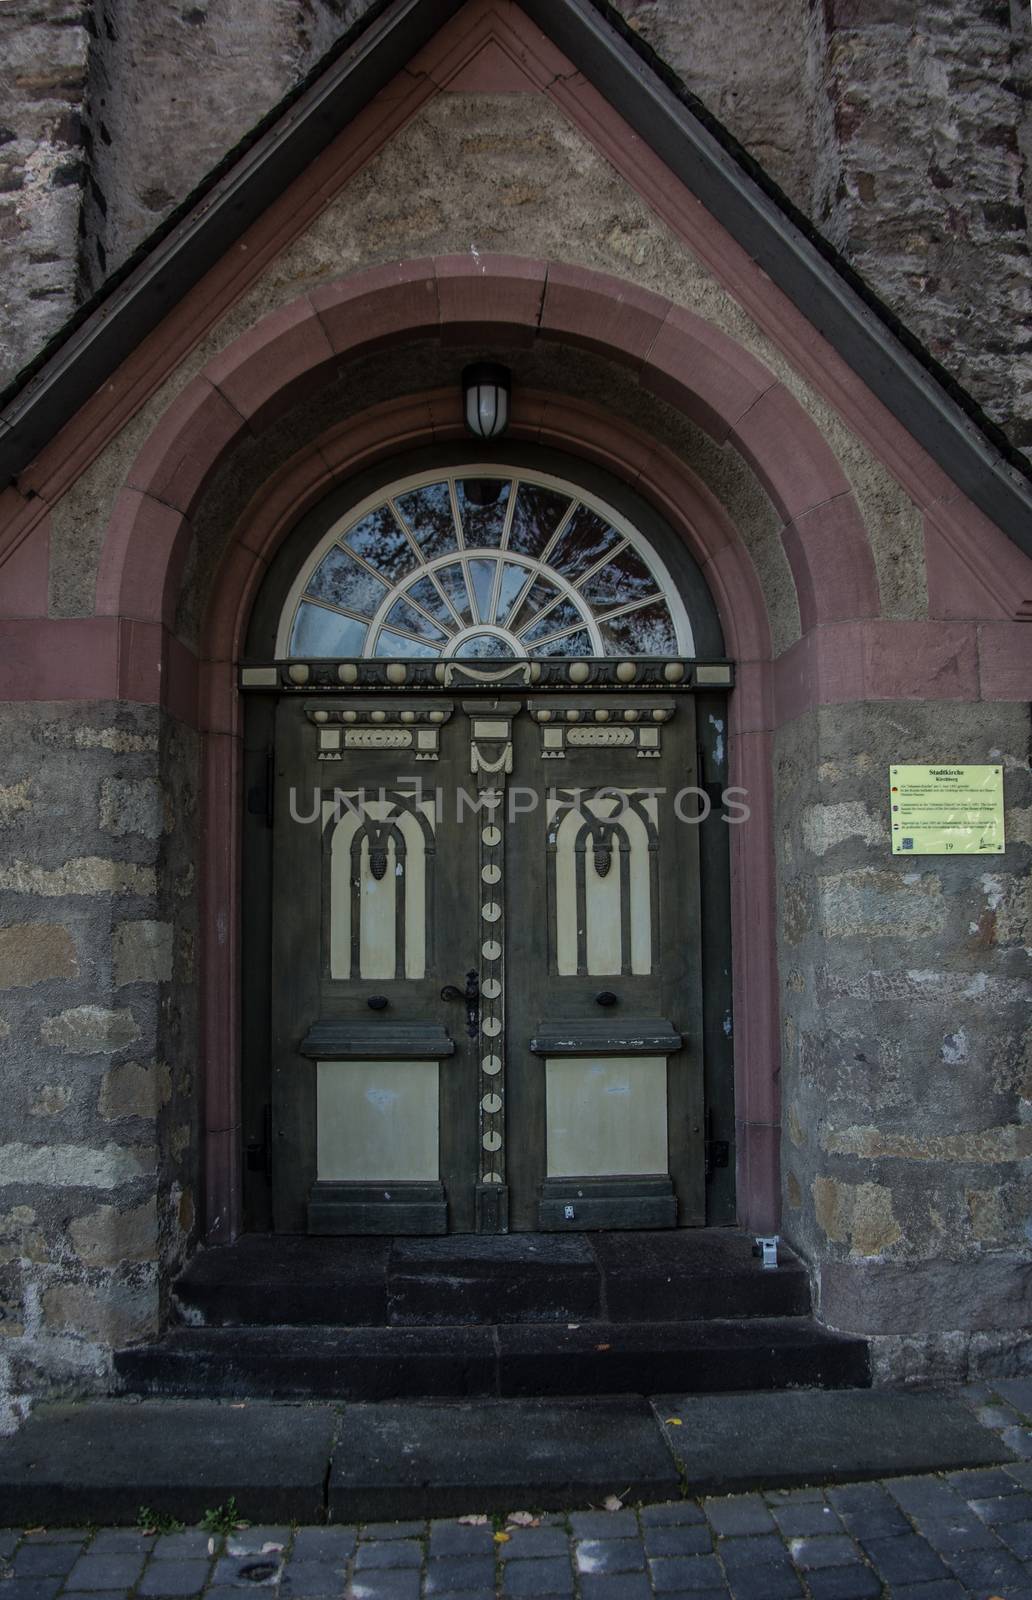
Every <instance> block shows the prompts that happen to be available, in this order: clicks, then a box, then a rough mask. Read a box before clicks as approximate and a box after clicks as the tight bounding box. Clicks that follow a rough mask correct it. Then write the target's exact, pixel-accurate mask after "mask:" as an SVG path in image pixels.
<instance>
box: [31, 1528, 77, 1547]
mask: <svg viewBox="0 0 1032 1600" xmlns="http://www.w3.org/2000/svg"><path fill="white" fill-rule="evenodd" d="M25 1538H26V1540H31V1541H32V1543H33V1544H85V1543H86V1530H85V1528H44V1529H43V1530H42V1531H41V1532H40V1533H27V1534H26V1535H25Z"/></svg>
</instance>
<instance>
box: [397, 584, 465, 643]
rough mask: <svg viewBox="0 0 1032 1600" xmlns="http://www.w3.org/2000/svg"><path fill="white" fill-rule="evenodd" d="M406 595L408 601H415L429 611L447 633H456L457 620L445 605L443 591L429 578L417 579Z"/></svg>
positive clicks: (410, 585)
mask: <svg viewBox="0 0 1032 1600" xmlns="http://www.w3.org/2000/svg"><path fill="white" fill-rule="evenodd" d="M405 595H406V598H407V599H409V600H414V601H415V602H416V604H417V606H422V607H423V610H424V611H429V613H430V615H431V616H432V617H435V618H436V619H437V621H438V622H439V623H440V624H441V627H442V628H443V629H444V630H445V632H446V633H454V632H455V618H454V617H453V616H452V614H451V612H450V611H449V610H448V607H447V606H446V605H445V603H444V600H443V599H442V597H441V591H440V590H439V589H438V587H437V585H436V584H435V583H432V582H431V581H430V579H429V578H427V577H422V578H417V579H416V581H415V583H410V584H409V586H408V588H407V589H406V590H405Z"/></svg>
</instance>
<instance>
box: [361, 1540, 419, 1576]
mask: <svg viewBox="0 0 1032 1600" xmlns="http://www.w3.org/2000/svg"><path fill="white" fill-rule="evenodd" d="M422 1564H423V1550H422V1546H421V1545H419V1544H417V1543H416V1541H415V1540H414V1539H387V1540H385V1541H384V1543H383V1544H360V1545H359V1547H358V1553H357V1554H356V1556H355V1571H356V1572H368V1571H369V1570H370V1568H371V1567H421V1566H422Z"/></svg>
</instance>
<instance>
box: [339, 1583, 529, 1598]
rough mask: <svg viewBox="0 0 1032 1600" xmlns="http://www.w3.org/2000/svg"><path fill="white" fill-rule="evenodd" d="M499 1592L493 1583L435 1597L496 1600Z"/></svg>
mask: <svg viewBox="0 0 1032 1600" xmlns="http://www.w3.org/2000/svg"><path fill="white" fill-rule="evenodd" d="M497 1592H498V1591H497V1590H496V1589H495V1586H494V1582H493V1581H492V1584H491V1587H490V1588H489V1589H447V1590H442V1592H441V1593H440V1594H439V1595H436V1594H435V1595H434V1600H495V1596H496V1594H497ZM351 1593H352V1594H353V1595H355V1596H358V1595H359V1591H358V1590H357V1589H353V1590H352V1591H351Z"/></svg>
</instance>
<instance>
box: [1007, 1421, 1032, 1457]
mask: <svg viewBox="0 0 1032 1600" xmlns="http://www.w3.org/2000/svg"><path fill="white" fill-rule="evenodd" d="M1000 1438H1001V1439H1002V1441H1003V1443H1004V1444H1005V1445H1006V1446H1007V1449H1008V1450H1013V1451H1014V1454H1015V1455H1016V1456H1023V1457H1024V1459H1025V1460H1026V1461H1028V1460H1030V1459H1032V1428H1026V1427H1024V1426H1021V1427H1013V1428H1004V1430H1003V1432H1002V1433H1001V1434H1000Z"/></svg>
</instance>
